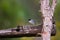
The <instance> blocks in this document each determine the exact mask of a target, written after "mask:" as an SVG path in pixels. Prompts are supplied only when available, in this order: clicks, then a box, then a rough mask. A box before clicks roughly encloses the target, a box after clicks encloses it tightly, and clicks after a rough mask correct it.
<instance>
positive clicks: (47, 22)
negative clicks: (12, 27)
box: [40, 0, 56, 40]
mask: <svg viewBox="0 0 60 40" xmlns="http://www.w3.org/2000/svg"><path fill="white" fill-rule="evenodd" d="M52 1H53V3H52V5H51V7H50V5H49V3H50V2H49V0H40V3H41V12H42V16H43V30H42V39H43V40H50V37H51V30H52V28H53V23H52V19H53V18H52V17H53V13H54V10H55V6H56V0H52Z"/></svg>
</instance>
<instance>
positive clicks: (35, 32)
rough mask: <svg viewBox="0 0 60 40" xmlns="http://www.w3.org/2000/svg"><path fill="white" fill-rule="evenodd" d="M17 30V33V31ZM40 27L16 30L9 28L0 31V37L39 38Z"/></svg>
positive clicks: (23, 27)
mask: <svg viewBox="0 0 60 40" xmlns="http://www.w3.org/2000/svg"><path fill="white" fill-rule="evenodd" d="M17 30H19V31H17ZM41 30H42V26H41V25H38V26H20V27H18V28H10V29H6V30H0V38H1V37H24V36H26V37H32V36H35V37H37V36H41V34H39V33H41Z"/></svg>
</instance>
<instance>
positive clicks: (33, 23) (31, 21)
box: [28, 19, 36, 25]
mask: <svg viewBox="0 0 60 40" xmlns="http://www.w3.org/2000/svg"><path fill="white" fill-rule="evenodd" d="M28 21H29V23H30V24H32V25H35V24H36V22H35V20H33V19H28Z"/></svg>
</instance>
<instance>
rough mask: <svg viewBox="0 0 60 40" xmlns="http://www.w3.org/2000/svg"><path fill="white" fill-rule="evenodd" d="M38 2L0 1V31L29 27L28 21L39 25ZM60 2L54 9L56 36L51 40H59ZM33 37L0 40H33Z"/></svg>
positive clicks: (29, 0)
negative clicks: (21, 26) (20, 26)
mask: <svg viewBox="0 0 60 40" xmlns="http://www.w3.org/2000/svg"><path fill="white" fill-rule="evenodd" d="M39 6H40V4H39V0H0V29H7V28H12V27H16V26H17V25H31V24H29V22H28V19H30V18H31V19H34V20H35V21H36V24H40V23H41V13H39ZM59 13H60V0H57V6H56V9H55V14H54V16H55V19H56V29H57V34H56V36H54V37H51V40H60V14H59ZM33 39H34V37H21V38H0V40H33Z"/></svg>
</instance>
